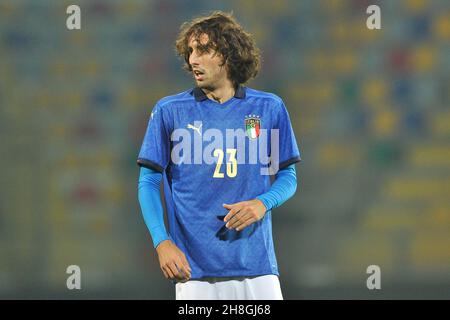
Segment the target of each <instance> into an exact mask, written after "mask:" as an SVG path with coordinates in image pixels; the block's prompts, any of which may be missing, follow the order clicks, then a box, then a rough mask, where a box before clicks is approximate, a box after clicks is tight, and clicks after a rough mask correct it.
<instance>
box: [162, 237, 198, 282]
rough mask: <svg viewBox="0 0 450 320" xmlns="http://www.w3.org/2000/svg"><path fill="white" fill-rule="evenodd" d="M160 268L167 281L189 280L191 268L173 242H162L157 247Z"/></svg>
mask: <svg viewBox="0 0 450 320" xmlns="http://www.w3.org/2000/svg"><path fill="white" fill-rule="evenodd" d="M156 252H157V253H158V259H159V266H160V267H161V270H162V272H163V273H164V276H165V277H166V278H167V279H178V280H189V278H190V277H191V267H190V266H189V263H188V261H187V259H186V256H185V255H184V253H183V251H181V250H180V249H179V248H178V247H177V246H176V245H175V243H173V242H172V241H171V240H164V241H161V243H160V244H158V246H157V247H156Z"/></svg>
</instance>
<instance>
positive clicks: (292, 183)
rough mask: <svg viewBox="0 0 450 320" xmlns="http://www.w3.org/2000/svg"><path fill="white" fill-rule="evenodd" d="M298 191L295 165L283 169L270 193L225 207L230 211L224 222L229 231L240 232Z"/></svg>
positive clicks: (276, 177) (225, 205)
mask: <svg viewBox="0 0 450 320" xmlns="http://www.w3.org/2000/svg"><path fill="white" fill-rule="evenodd" d="M296 190H297V176H296V171H295V164H291V165H290V166H287V167H286V168H283V169H281V170H280V171H278V173H277V174H276V176H275V181H274V182H273V183H272V185H271V186H270V189H269V191H267V192H266V193H263V194H261V195H259V196H257V197H256V199H253V200H248V201H241V202H237V203H233V204H224V205H223V206H224V207H225V208H226V209H228V210H230V211H229V212H228V214H227V215H226V216H225V218H224V221H225V222H226V227H227V228H228V229H236V230H237V231H240V230H242V229H244V228H245V227H248V226H249V225H251V224H252V223H254V222H256V221H259V220H261V219H262V218H263V217H264V215H265V214H266V212H267V211H269V210H272V209H274V208H276V207H279V206H280V205H282V204H283V203H284V202H286V201H287V200H288V199H289V198H291V197H292V196H293V195H294V193H295V191H296Z"/></svg>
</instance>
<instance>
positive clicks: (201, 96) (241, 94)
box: [192, 85, 245, 101]
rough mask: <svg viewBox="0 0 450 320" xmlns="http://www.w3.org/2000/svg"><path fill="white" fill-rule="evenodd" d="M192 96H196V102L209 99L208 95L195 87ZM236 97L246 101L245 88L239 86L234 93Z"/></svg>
mask: <svg viewBox="0 0 450 320" xmlns="http://www.w3.org/2000/svg"><path fill="white" fill-rule="evenodd" d="M192 94H193V95H194V98H195V100H196V101H203V100H206V99H208V97H207V96H206V94H205V93H204V92H203V90H202V89H200V88H199V87H195V88H194V89H192ZM234 97H235V98H238V99H245V87H243V86H241V85H239V86H238V87H237V89H236V91H235V92H234Z"/></svg>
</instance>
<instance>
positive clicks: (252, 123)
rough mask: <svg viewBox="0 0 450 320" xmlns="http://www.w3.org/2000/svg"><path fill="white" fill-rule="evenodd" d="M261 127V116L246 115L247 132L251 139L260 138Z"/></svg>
mask: <svg viewBox="0 0 450 320" xmlns="http://www.w3.org/2000/svg"><path fill="white" fill-rule="evenodd" d="M260 129H261V119H260V118H259V116H257V115H254V114H251V115H248V116H245V132H246V133H247V136H248V137H249V138H250V139H256V138H258V137H259V131H260Z"/></svg>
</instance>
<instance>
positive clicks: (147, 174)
mask: <svg viewBox="0 0 450 320" xmlns="http://www.w3.org/2000/svg"><path fill="white" fill-rule="evenodd" d="M161 179H162V174H161V173H159V172H157V171H154V170H152V169H147V168H144V167H142V168H141V170H140V173H139V183H138V198H139V203H140V205H141V212H142V215H143V216H144V221H145V224H146V225H147V228H148V230H149V232H150V235H151V237H152V240H153V247H155V248H156V247H157V246H158V244H159V243H160V242H161V241H164V240H168V239H169V238H170V237H169V235H168V233H167V231H166V227H165V225H164V212H163V207H162V203H161V197H160V194H159V186H160V184H161Z"/></svg>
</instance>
